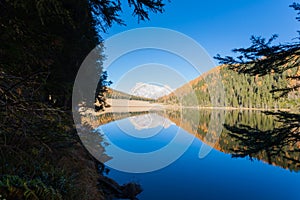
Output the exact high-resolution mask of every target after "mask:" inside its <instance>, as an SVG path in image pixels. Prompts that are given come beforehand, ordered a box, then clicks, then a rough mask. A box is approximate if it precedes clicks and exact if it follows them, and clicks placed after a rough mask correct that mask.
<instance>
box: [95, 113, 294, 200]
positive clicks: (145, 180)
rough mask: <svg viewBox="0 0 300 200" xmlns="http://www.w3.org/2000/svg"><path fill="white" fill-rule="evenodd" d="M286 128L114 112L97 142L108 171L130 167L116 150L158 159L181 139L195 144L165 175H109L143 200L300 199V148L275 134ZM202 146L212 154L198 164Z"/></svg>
mask: <svg viewBox="0 0 300 200" xmlns="http://www.w3.org/2000/svg"><path fill="white" fill-rule="evenodd" d="M100 121H101V122H100ZM282 126H283V124H280V123H279V122H277V121H276V120H275V118H274V117H273V116H270V115H265V114H263V113H261V112H258V111H255V112H254V111H243V112H242V111H227V112H225V111H209V110H201V111H199V110H184V111H180V112H179V111H164V112H159V113H127V114H124V113H122V114H120V113H119V114H117V113H116V114H108V115H104V116H102V119H101V120H99V127H97V128H95V130H96V131H97V133H98V137H101V138H102V139H101V140H99V141H98V140H95V141H98V143H99V144H101V145H102V146H103V149H102V152H101V154H103V155H105V156H104V157H105V158H106V161H105V164H107V165H108V166H112V165H114V162H123V163H124V165H126V164H128V165H129V166H130V165H131V164H132V163H128V162H130V161H129V160H126V158H125V159H124V158H120V156H122V155H118V152H117V151H116V149H115V147H118V148H120V149H123V150H125V151H128V152H133V153H137V154H142V153H148V152H155V151H158V152H159V151H160V150H161V149H163V148H164V147H166V146H167V145H168V144H170V143H171V142H172V141H174V140H175V138H176V137H179V136H178V135H180V137H179V139H180V140H178V138H177V139H176V145H177V147H178V148H181V146H180V145H183V146H184V145H186V142H187V141H191V142H190V143H189V145H188V146H187V148H186V151H184V153H183V154H182V156H180V157H179V158H178V159H177V160H176V161H175V162H173V163H171V164H170V165H168V166H166V167H164V168H162V169H159V170H156V171H152V172H148V173H127V172H122V171H119V170H115V169H113V168H110V172H109V176H110V177H112V178H113V179H115V180H116V181H118V182H119V183H127V182H128V181H134V182H137V183H140V184H141V185H142V188H143V190H144V191H143V192H142V193H141V194H140V195H139V196H138V198H139V199H140V200H156V199H158V200H160V199H162V200H163V199H167V200H168V199H173V200H177V199H178V200H181V199H185V200H197V199H203V200H208V199H213V200H215V199H232V200H235V199H236V200H241V199H244V200H247V199H249V200H250V199H251V200H252V199H270V200H276V199H288V200H299V199H300V173H299V170H300V152H299V147H300V142H299V141H296V139H295V138H293V137H292V136H287V137H280V138H279V136H278V134H277V132H276V130H277V128H278V127H282ZM225 127H226V128H225ZM256 130H260V132H257V131H256ZM282 134H284V133H282ZM278 138H279V139H278ZM178 141H179V142H178ZM180 141H182V142H183V143H184V144H180ZM203 144H204V145H206V146H207V145H211V146H213V147H214V148H213V149H211V151H207V152H208V153H207V152H206V154H205V156H202V157H201V156H200V157H201V158H200V157H199V152H200V149H201V147H202V145H203ZM91 145H93V144H91ZM177 147H176V148H177ZM208 149H209V148H208ZM95 153H96V154H100V152H98V153H97V152H95ZM174 154H176V153H174ZM174 154H172V152H170V155H169V156H170V157H172V156H173V155H174ZM103 155H102V157H103ZM159 159H161V158H159ZM157 162H159V160H158V161H157ZM145 163H146V164H147V161H146V160H140V163H137V165H140V166H143V165H145ZM147 165H148V164H147Z"/></svg>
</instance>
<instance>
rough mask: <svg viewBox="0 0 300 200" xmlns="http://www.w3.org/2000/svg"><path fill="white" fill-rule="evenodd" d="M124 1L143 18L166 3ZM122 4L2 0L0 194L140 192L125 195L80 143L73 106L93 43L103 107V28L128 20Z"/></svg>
mask: <svg viewBox="0 0 300 200" xmlns="http://www.w3.org/2000/svg"><path fill="white" fill-rule="evenodd" d="M125 5H127V6H129V7H130V8H131V9H132V14H133V15H134V16H136V17H137V18H138V19H139V20H148V19H149V13H150V12H154V13H161V12H163V7H164V4H163V3H162V1H160V0H158V1H154V0H150V1H140V0H129V1H127V2H126V4H125ZM123 6H124V4H122V5H121V2H120V1H117V0H116V1H115V0H108V1H102V0H90V1H87V0H64V1H59V0H49V1H44V0H26V1H20V0H4V1H1V2H0V12H1V18H0V26H1V31H0V38H1V41H0V43H1V45H0V60H1V61H0V198H1V199H107V198H131V199H133V198H135V195H136V194H137V193H138V192H140V190H139V191H132V190H131V193H128V191H127V188H126V185H124V186H119V185H118V184H116V183H115V182H113V180H109V179H108V178H106V177H105V176H104V175H103V164H101V163H99V162H98V161H97V160H96V159H94V158H93V157H92V156H91V155H90V154H89V152H88V151H87V150H86V149H85V148H84V147H83V145H82V144H81V142H80V139H79V137H78V135H77V133H76V130H75V128H74V122H73V118H72V112H71V111H72V109H71V105H72V89H73V84H74V80H75V77H76V74H77V71H78V69H79V68H80V65H81V63H82V62H83V60H84V59H85V57H86V56H87V55H88V54H89V52H90V51H92V50H93V49H94V48H95V47H96V48H95V49H96V50H97V52H98V53H97V54H96V57H95V62H96V64H95V68H96V69H95V70H94V71H96V72H97V74H98V75H99V81H98V83H97V82H96V83H95V84H98V85H97V86H98V88H97V92H98V93H96V91H95V93H96V94H93V95H94V96H95V97H96V100H95V101H97V100H98V101H99V102H98V103H100V108H102V107H103V106H102V105H101V104H103V103H104V101H102V100H103V98H99V97H101V96H103V94H102V92H103V90H105V87H104V86H106V83H107V82H105V81H106V80H104V79H103V78H105V76H101V75H103V73H102V66H101V64H102V61H103V59H104V57H105V56H104V53H103V46H102V45H101V43H100V42H101V41H102V39H101V33H103V32H105V31H107V30H108V28H110V27H111V26H113V25H114V24H121V25H124V24H125V22H124V21H123V20H122V19H121V18H120V13H121V12H122V9H124V7H123ZM91 103H94V102H91ZM132 186H133V185H132V184H131V185H130V187H131V188H132Z"/></svg>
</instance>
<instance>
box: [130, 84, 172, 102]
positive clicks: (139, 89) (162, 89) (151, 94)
mask: <svg viewBox="0 0 300 200" xmlns="http://www.w3.org/2000/svg"><path fill="white" fill-rule="evenodd" d="M171 92H172V89H171V88H170V87H169V86H166V85H165V86H158V85H154V84H148V83H136V85H135V86H134V87H133V88H132V89H131V91H130V93H131V94H132V95H135V96H140V97H146V98H151V99H157V98H159V97H162V96H165V95H168V94H170V93H171Z"/></svg>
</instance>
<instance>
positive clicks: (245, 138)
mask: <svg viewBox="0 0 300 200" xmlns="http://www.w3.org/2000/svg"><path fill="white" fill-rule="evenodd" d="M290 7H292V8H293V9H294V10H296V11H298V13H297V15H298V16H297V17H296V19H297V20H298V21H300V17H299V15H300V12H299V10H300V4H299V3H293V4H292V5H290ZM299 34H300V32H299ZM276 37H277V35H274V36H272V37H271V38H270V39H269V40H266V39H265V38H262V37H254V36H252V37H251V42H252V45H251V46H250V47H248V48H237V49H234V50H233V52H235V53H238V54H240V55H239V56H237V57H236V58H234V57H230V56H227V57H221V56H220V55H217V56H216V57H215V58H216V59H218V60H219V61H220V63H222V64H225V65H227V67H228V68H229V69H231V70H235V71H238V72H239V73H243V74H249V75H251V76H257V75H258V76H262V77H265V76H266V75H269V74H271V73H274V72H276V73H284V72H286V71H290V70H293V71H294V73H293V74H292V75H290V76H287V77H286V78H287V79H289V80H290V84H289V85H288V86H287V87H281V88H274V89H272V90H271V91H270V93H279V94H280V95H279V97H278V98H282V97H284V96H289V95H293V94H295V93H299V89H300V69H299V66H300V40H299V39H300V37H297V38H296V40H295V41H294V42H291V43H286V44H275V45H274V44H273V41H274V40H275V39H276ZM299 112H300V101H299V98H298V100H297V105H296V107H295V108H294V109H293V110H291V111H290V112H282V111H279V112H265V114H266V115H272V116H274V117H275V120H277V121H278V122H279V123H280V124H281V125H280V126H279V127H275V128H274V129H270V130H261V129H258V128H256V127H251V126H247V125H243V124H238V125H228V124H226V125H225V128H226V129H227V130H229V131H230V133H229V134H230V135H231V136H232V137H234V138H236V140H237V141H238V142H239V143H240V145H241V147H244V146H245V147H246V148H237V149H236V148H235V149H232V150H233V152H234V153H233V157H250V158H252V157H254V155H257V154H261V153H263V152H265V153H266V154H267V156H268V157H269V159H268V162H269V163H273V160H272V156H275V155H279V154H281V155H284V157H285V158H287V159H290V157H288V155H289V154H291V153H299V152H300V114H299ZM292 162H293V163H296V165H297V166H300V161H299V158H298V159H296V160H293V161H292Z"/></svg>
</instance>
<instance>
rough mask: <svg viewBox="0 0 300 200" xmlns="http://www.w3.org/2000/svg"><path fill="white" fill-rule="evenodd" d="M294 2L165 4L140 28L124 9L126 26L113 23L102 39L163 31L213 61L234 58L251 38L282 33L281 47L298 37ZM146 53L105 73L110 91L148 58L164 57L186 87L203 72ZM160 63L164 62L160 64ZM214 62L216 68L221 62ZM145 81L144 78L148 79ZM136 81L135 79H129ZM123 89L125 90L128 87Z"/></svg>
mask: <svg viewBox="0 0 300 200" xmlns="http://www.w3.org/2000/svg"><path fill="white" fill-rule="evenodd" d="M293 2H294V1H290V0H226V1H225V0H185V1H182V0H172V1H171V2H170V3H167V5H166V7H165V12H164V13H163V14H151V15H150V21H146V22H140V23H137V19H136V18H134V17H133V16H132V15H131V10H130V9H129V8H127V6H125V5H124V11H123V13H122V15H121V17H122V18H123V19H124V20H125V23H126V24H127V26H118V25H116V24H115V25H114V26H113V27H112V28H110V29H109V30H108V33H105V34H104V33H102V34H101V35H102V37H103V38H104V39H107V38H109V37H111V36H113V35H115V34H117V33H121V32H123V31H126V30H130V29H134V28H141V27H162V28H168V29H172V30H175V31H179V32H181V33H183V34H185V35H187V36H189V37H191V38H192V39H194V40H195V41H197V42H198V43H199V44H200V45H201V46H202V47H203V48H204V49H205V50H206V51H207V52H208V54H209V55H210V56H211V57H213V56H215V55H216V54H221V55H232V53H231V50H232V49H233V48H237V47H246V46H249V44H250V41H249V38H250V36H251V35H256V36H263V37H266V38H268V37H270V36H271V35H272V34H278V35H279V38H278V39H277V40H276V41H277V42H286V41H291V40H292V39H293V38H295V37H296V36H297V30H298V26H299V23H298V22H297V21H296V19H295V17H296V12H295V11H294V10H293V9H292V8H289V5H290V4H292V3H293ZM124 3H125V2H124ZM142 54H143V52H140V53H139V52H137V55H136V56H135V55H134V53H132V55H130V54H128V55H129V57H128V58H122V59H123V61H122V66H121V65H120V64H119V65H118V66H114V67H110V68H108V69H107V71H108V75H109V78H110V79H111V80H112V81H113V82H114V84H113V85H112V87H115V88H117V83H118V82H120V80H121V77H122V76H123V77H124V74H126V72H127V71H130V70H131V69H134V68H137V66H138V65H142V64H146V65H147V64H148V63H149V62H150V61H149V55H151V56H156V57H161V60H162V63H161V64H163V65H168V67H171V68H174V71H176V72H177V73H179V74H181V75H182V76H183V77H184V78H183V79H184V80H185V81H186V82H187V81H189V80H191V79H194V78H196V77H197V76H199V75H200V74H201V73H203V72H204V71H201V72H195V70H193V69H192V68H191V67H190V66H187V65H186V66H185V64H184V62H185V61H183V60H181V61H180V59H179V60H178V59H169V58H170V55H167V53H164V52H163V53H162V54H159V52H157V51H156V52H154V51H153V52H151V51H145V52H144V54H145V55H148V56H145V55H144V56H142ZM108 56H109V55H108ZM173 56H174V55H173ZM164 60H172V62H170V63H166V62H164ZM174 60H177V61H176V62H175V61H174ZM156 62H157V63H160V61H157V60H156ZM215 62H216V64H217V61H215ZM179 63H180V64H179ZM115 65H117V63H115ZM206 70H207V69H206ZM144 76H145V77H146V76H147V74H144ZM148 76H149V75H148ZM132 77H134V75H133V76H131V79H133V78H132ZM142 77H143V75H139V77H138V78H139V80H140V79H141V78H142ZM148 79H149V77H148ZM123 81H124V80H123ZM132 82H134V80H132ZM137 82H138V80H137ZM148 82H149V81H148ZM153 82H156V81H155V80H153ZM183 83H184V82H181V81H179V82H178V84H177V86H176V84H175V85H172V88H174V87H178V86H180V85H182V84H183ZM128 87H130V86H128ZM117 89H118V88H117ZM119 89H120V90H123V91H126V89H125V88H119Z"/></svg>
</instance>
